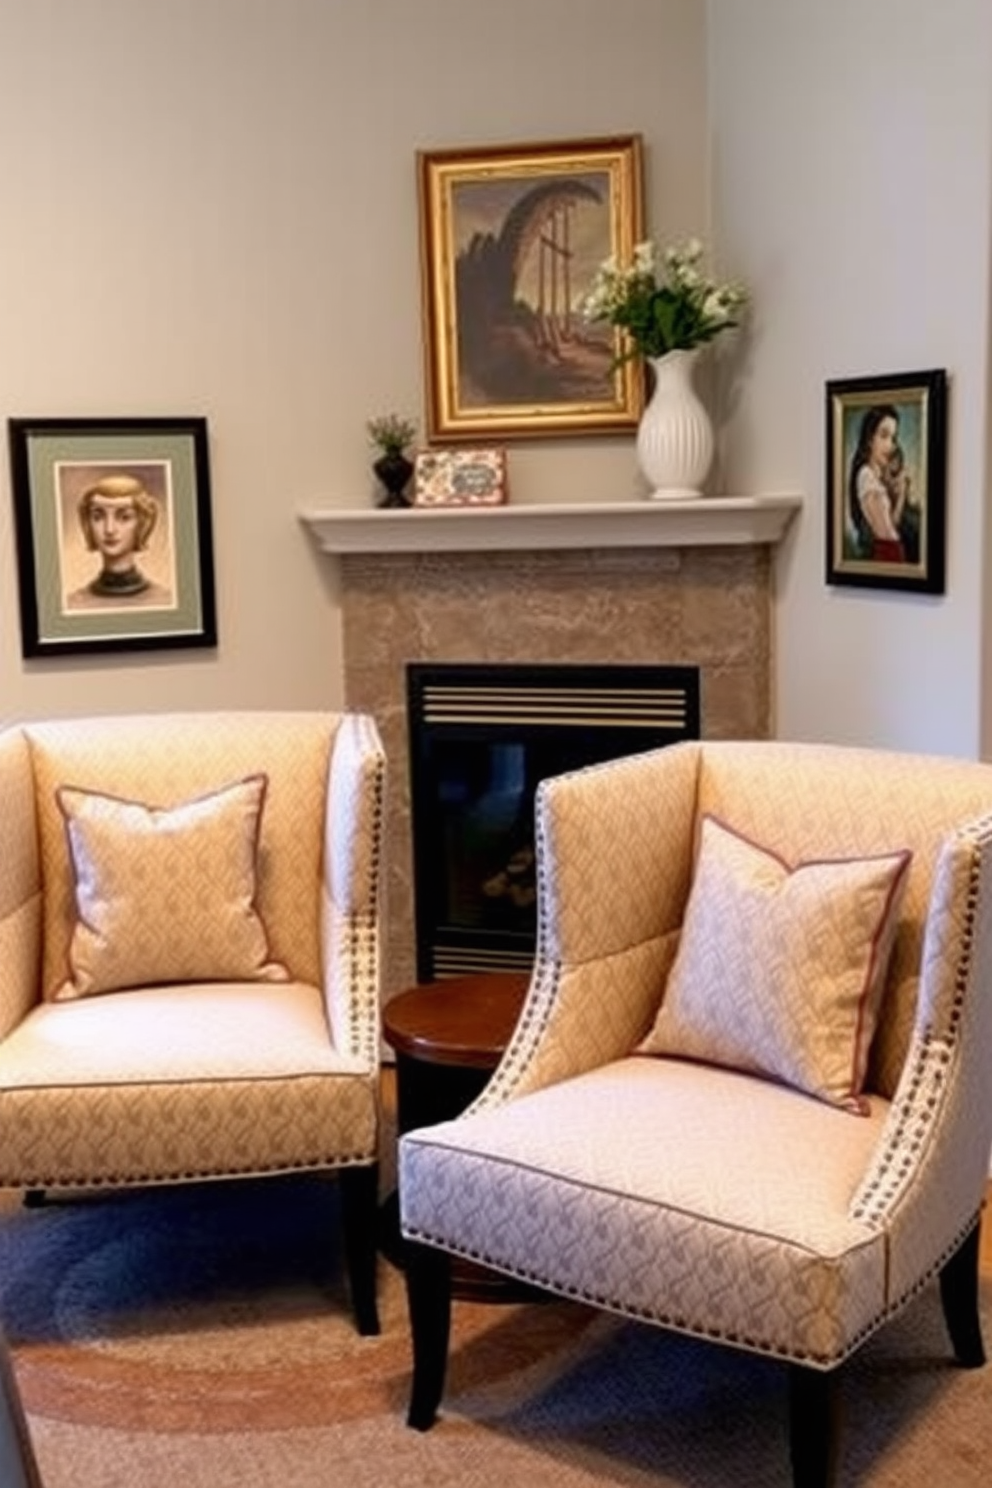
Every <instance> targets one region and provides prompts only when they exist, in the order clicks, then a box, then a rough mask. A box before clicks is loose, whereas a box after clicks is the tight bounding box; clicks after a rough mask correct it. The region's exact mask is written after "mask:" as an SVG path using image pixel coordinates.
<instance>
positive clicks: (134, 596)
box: [7, 417, 217, 659]
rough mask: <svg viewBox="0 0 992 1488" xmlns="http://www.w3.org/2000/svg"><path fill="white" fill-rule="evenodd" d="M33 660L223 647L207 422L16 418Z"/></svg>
mask: <svg viewBox="0 0 992 1488" xmlns="http://www.w3.org/2000/svg"><path fill="white" fill-rule="evenodd" d="M7 431H8V444H9V455H10V472H11V489H12V495H13V503H14V529H15V541H16V547H17V578H18V590H19V599H20V616H21V651H22V654H23V656H24V657H25V658H26V659H28V658H32V657H42V656H67V655H81V654H90V653H94V652H121V651H151V650H160V649H164V648H172V647H190V646H207V647H210V646H216V644H217V615H216V601H215V593H214V563H213V530H212V523H211V508H210V467H209V457H208V446H207V421H206V419H205V418H201V417H189V418H159V417H153V418H105V419H100V418H11V419H8V421H7Z"/></svg>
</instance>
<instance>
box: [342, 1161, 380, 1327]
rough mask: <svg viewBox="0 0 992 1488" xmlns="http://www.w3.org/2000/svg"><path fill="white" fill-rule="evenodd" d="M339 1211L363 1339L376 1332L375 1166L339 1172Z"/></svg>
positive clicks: (358, 1323) (376, 1186)
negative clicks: (340, 1212) (340, 1211)
mask: <svg viewBox="0 0 992 1488" xmlns="http://www.w3.org/2000/svg"><path fill="white" fill-rule="evenodd" d="M339 1177H340V1181H341V1210H342V1215H341V1217H342V1222H343V1226H344V1250H345V1261H346V1264H347V1267H348V1283H349V1286H350V1288H351V1305H352V1308H353V1310H354V1314H355V1325H356V1327H357V1328H358V1331H359V1333H360V1334H361V1335H362V1336H363V1337H370V1336H371V1335H373V1334H376V1333H378V1332H379V1308H378V1304H377V1302H376V1288H375V1284H376V1259H377V1243H376V1242H377V1239H378V1227H379V1169H378V1166H377V1165H376V1164H375V1163H372V1164H369V1165H368V1166H366V1167H361V1168H342V1169H341V1171H340V1174H339Z"/></svg>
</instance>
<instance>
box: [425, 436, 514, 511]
mask: <svg viewBox="0 0 992 1488" xmlns="http://www.w3.org/2000/svg"><path fill="white" fill-rule="evenodd" d="M505 500H506V451H505V450H503V449H456V450H419V451H418V453H417V456H416V464H415V475H414V494H413V504H414V506H499V505H500V504H501V503H502V502H504V501H505Z"/></svg>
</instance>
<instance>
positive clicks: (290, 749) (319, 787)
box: [23, 712, 341, 996]
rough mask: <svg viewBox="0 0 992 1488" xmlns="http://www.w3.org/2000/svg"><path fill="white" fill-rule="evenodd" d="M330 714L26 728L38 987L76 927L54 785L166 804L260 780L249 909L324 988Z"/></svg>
mask: <svg viewBox="0 0 992 1488" xmlns="http://www.w3.org/2000/svg"><path fill="white" fill-rule="evenodd" d="M340 717H341V715H339V714H334V713H265V712H258V713H251V712H245V713H203V714H159V715H133V716H127V717H110V718H96V719H73V720H66V721H60V722H56V723H44V724H29V725H25V726H24V728H23V734H24V736H25V738H26V740H27V744H28V749H29V754H30V759H31V766H32V771H33V777H34V787H35V806H36V813H37V823H38V842H39V846H40V856H41V873H42V882H43V885H44V903H43V927H42V938H43V957H42V986H43V993H44V995H45V996H49V995H51V993H52V992H53V991H54V989H55V987H57V986H58V985H59V983H60V982H61V980H62V979H63V978H64V976H65V966H66V959H67V950H68V945H69V939H70V936H71V933H72V926H73V922H74V919H75V910H74V895H73V884H72V877H71V869H70V863H69V858H68V852H67V846H66V834H65V825H64V822H63V819H62V815H61V812H60V811H59V808H58V803H57V800H56V794H55V793H56V790H57V788H58V787H59V786H60V785H72V786H76V787H79V788H81V789H83V790H91V791H98V792H101V793H104V794H107V795H112V796H118V797H122V798H125V799H129V800H135V801H140V802H142V803H143V804H145V805H149V806H159V807H171V806H176V805H178V804H179V803H180V802H183V801H186V800H190V799H193V798H194V797H197V796H201V795H205V794H207V793H209V792H211V791H215V790H218V789H220V788H221V787H223V786H226V785H229V784H231V783H232V782H233V781H236V780H241V779H243V778H244V777H245V776H247V775H252V774H257V773H259V772H264V773H265V775H266V776H267V777H268V789H267V792H266V798H265V806H264V810H263V814H262V823H261V836H260V841H259V883H258V901H257V907H258V910H259V913H260V914H261V917H262V920H263V922H264V924H265V927H266V930H267V932H268V937H269V950H270V954H271V955H272V956H273V957H274V958H275V959H277V960H279V961H282V962H283V963H284V964H285V965H286V966H287V967H288V969H289V971H290V973H291V975H292V976H293V977H294V978H296V979H298V980H301V981H307V982H311V983H317V984H318V985H319V983H320V981H321V964H320V963H321V955H320V899H321V895H320V876H321V865H322V860H323V849H324V825H325V824H324V817H325V804H326V799H327V780H328V766H329V760H330V753H331V747H332V744H333V741H334V736H335V733H336V731H337V728H338V725H339V723H340Z"/></svg>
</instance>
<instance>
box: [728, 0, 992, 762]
mask: <svg viewBox="0 0 992 1488" xmlns="http://www.w3.org/2000/svg"><path fill="white" fill-rule="evenodd" d="M707 11H708V19H709V28H710V29H709V38H708V40H709V48H710V59H709V87H710V98H711V111H710V121H711V127H712V138H713V176H712V184H713V207H714V220H715V223H716V232H717V236H718V238H719V241H720V247H721V252H722V254H723V255H724V256H725V257H726V259H727V261H728V262H730V263H732V264H733V266H734V270H735V272H738V273H740V274H741V275H742V276H744V277H745V278H746V280H747V281H748V282H749V283H750V284H751V285H752V286H753V289H754V315H753V317H752V321H751V325H750V327H749V331H748V335H747V336H746V337H745V338H743V339H742V342H741V344H740V346H739V347H738V351H739V353H740V355H741V358H742V363H743V396H742V397H741V399H740V403H739V406H738V409H737V413H736V416H735V418H734V420H733V423H732V426H731V428H730V429H729V430H726V431H725V434H726V438H725V441H724V458H725V462H726V468H727V473H728V478H729V479H730V480H731V481H732V482H733V483H734V484H736V485H737V486H738V488H739V489H745V490H746V489H762V488H764V489H776V488H778V489H787V490H801V491H804V492H805V493H806V496H807V510H806V512H805V513H804V515H803V517H802V519H801V521H799V522H797V523H795V524H794V525H793V528H792V529H791V531H790V534H789V537H788V538H787V540H786V543H785V544H784V547H783V551H782V553H781V554H780V557H779V560H778V575H777V577H778V596H779V603H778V611H777V616H776V620H777V624H776V636H777V642H776V644H777V682H778V685H777V719H778V732H779V734H780V735H781V736H783V737H786V738H806V739H825V740H837V741H840V742H844V743H855V744H866V745H882V746H887V747H890V748H897V749H918V750H927V751H933V752H936V753H941V754H953V755H963V756H967V757H974V756H976V755H982V756H984V757H986V758H988V757H992V647H990V645H989V640H988V637H989V635H990V630H989V626H988V619H989V611H990V608H992V600H990V598H989V597H988V596H989V593H990V582H989V580H990V574H992V534H990V532H989V523H988V517H987V512H988V509H989V497H988V486H989V472H990V468H992V466H990V444H989V391H990V389H989V336H990V285H989V274H990V270H989V248H990V220H992V5H990V4H989V0H941V4H940V5H934V4H933V3H932V0H747V4H746V5H742V4H740V0H708V6H707ZM929 367H944V368H946V369H947V372H948V405H949V417H948V462H947V472H948V482H947V533H948V562H947V592H946V594H945V595H944V596H942V597H939V598H937V597H933V596H924V595H912V594H899V593H893V592H892V591H888V592H879V591H874V590H856V589H840V588H828V587H827V585H826V584H825V582H824V526H825V522H824V508H823V492H824V423H825V418H824V412H823V403H824V382H825V381H826V380H827V379H828V378H834V377H837V378H843V377H856V376H861V375H869V374H886V373H892V372H899V371H906V372H913V371H920V370H923V369H926V368H929Z"/></svg>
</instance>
